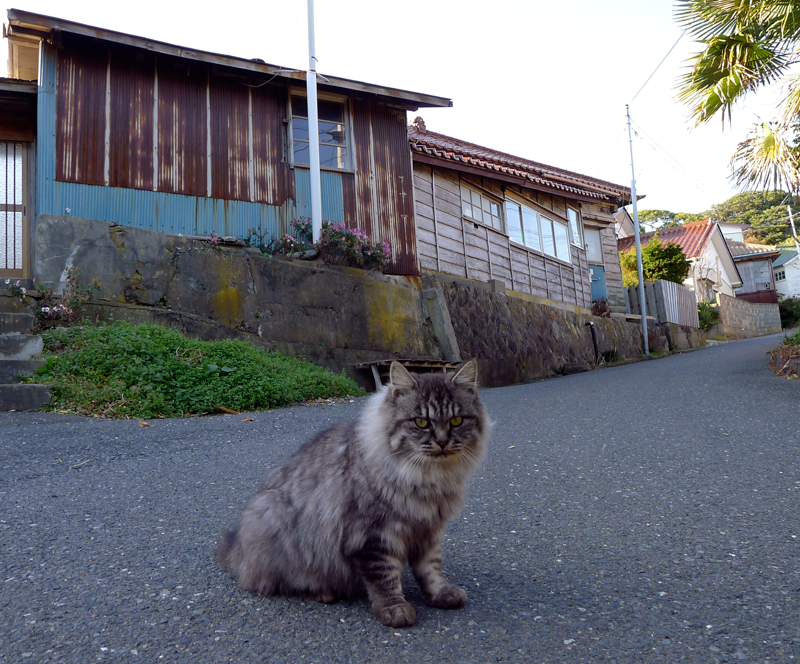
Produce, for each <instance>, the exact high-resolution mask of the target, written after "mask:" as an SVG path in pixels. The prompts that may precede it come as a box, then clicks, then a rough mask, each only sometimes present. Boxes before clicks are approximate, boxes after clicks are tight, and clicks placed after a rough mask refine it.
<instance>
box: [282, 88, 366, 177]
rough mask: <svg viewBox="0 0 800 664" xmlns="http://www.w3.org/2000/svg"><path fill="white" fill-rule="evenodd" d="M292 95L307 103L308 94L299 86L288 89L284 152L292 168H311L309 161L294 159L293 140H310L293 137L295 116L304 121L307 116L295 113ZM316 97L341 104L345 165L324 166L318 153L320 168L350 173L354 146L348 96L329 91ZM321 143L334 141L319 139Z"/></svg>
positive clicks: (304, 141)
mask: <svg viewBox="0 0 800 664" xmlns="http://www.w3.org/2000/svg"><path fill="white" fill-rule="evenodd" d="M293 97H302V98H304V99H305V101H306V104H307V103H308V94H307V93H306V90H304V89H300V88H290V89H289V95H288V107H289V108H288V113H287V115H288V117H289V122H288V131H287V134H288V136H287V141H286V142H287V146H286V152H287V155H288V157H289V159H288V161H289V164H290V165H291V166H292V168H294V167H298V168H311V164H310V163H308V164H306V163H303V162H297V161H296V160H295V140H297V141H301V142H303V143H310V140H305V139H299V138H298V139H295V137H294V120H295V117H297V118H299V119H305V120H306V121H308V118H307V117H306V116H302V115H295V111H294V105H293V104H292V98H293ZM317 99H318V100H319V101H325V102H331V103H335V104H340V105H341V107H342V122H341V124H342V126H343V128H344V134H345V135H344V150H345V158H344V161H345V166H342V167H339V166H326V165H323V164H322V163H321V162H322V156H321V155H320V170H323V171H333V172H336V173H352V172H353V171H354V167H353V163H354V158H353V151H354V149H355V147H354V145H353V126H352V114H351V113H350V99H349V98H348V97H346V96H344V95H336V94H329V93H318V94H317ZM306 112H308V111H306ZM320 122H323V121H322V120H320V119H319V118H317V129H318V132H319V123H320ZM322 145H335V144H334V143H325V142H323V141H320V147H322Z"/></svg>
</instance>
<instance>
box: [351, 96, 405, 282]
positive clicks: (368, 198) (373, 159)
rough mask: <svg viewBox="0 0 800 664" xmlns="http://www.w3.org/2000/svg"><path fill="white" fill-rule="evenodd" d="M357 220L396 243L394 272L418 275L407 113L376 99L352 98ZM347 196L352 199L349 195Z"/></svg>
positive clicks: (372, 234) (371, 233)
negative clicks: (380, 102)
mask: <svg viewBox="0 0 800 664" xmlns="http://www.w3.org/2000/svg"><path fill="white" fill-rule="evenodd" d="M353 142H354V148H355V149H354V153H355V161H356V179H355V182H354V184H353V191H352V192H349V191H348V192H347V195H348V197H349V196H353V197H354V203H355V205H354V209H355V210H356V215H357V219H358V225H359V227H360V228H363V229H364V231H365V232H366V233H367V235H369V236H370V237H373V238H378V239H380V240H386V241H388V242H389V244H391V246H392V252H393V257H392V266H391V269H390V270H388V271H389V272H390V273H392V274H411V275H417V274H419V266H418V263H417V242H416V233H415V228H414V209H413V208H414V205H413V196H412V187H413V177H412V170H411V158H410V150H409V146H408V130H407V126H406V117H405V113H404V112H402V111H397V110H393V109H391V108H389V107H388V106H385V105H383V104H379V103H377V102H375V101H372V100H363V99H354V100H353ZM346 200H347V198H346Z"/></svg>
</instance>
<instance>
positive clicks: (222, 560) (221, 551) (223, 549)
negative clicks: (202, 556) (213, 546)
mask: <svg viewBox="0 0 800 664" xmlns="http://www.w3.org/2000/svg"><path fill="white" fill-rule="evenodd" d="M237 534H238V529H237V528H231V529H229V530H226V531H225V532H224V533H222V536H221V537H220V538H219V543H218V544H217V560H218V561H219V564H220V565H222V566H223V567H225V568H226V569H231V563H232V561H231V551H233V547H234V546H235V545H236V538H237Z"/></svg>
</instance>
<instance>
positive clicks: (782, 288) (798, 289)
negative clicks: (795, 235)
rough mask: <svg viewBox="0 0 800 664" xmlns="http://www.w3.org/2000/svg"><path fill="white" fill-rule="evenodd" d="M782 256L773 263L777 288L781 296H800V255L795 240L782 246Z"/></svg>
mask: <svg viewBox="0 0 800 664" xmlns="http://www.w3.org/2000/svg"><path fill="white" fill-rule="evenodd" d="M778 249H780V252H781V253H780V256H778V258H776V259H775V261H774V262H773V263H772V274H773V276H774V278H775V289H776V290H777V291H778V294H779V296H780V297H782V298H785V297H800V256H798V254H797V248H796V245H795V244H794V242H787V243H785V244H782V245H781V246H780V247H778Z"/></svg>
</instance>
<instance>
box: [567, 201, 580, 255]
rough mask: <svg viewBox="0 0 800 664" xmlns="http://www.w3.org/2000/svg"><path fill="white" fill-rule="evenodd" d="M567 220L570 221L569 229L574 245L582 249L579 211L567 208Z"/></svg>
mask: <svg viewBox="0 0 800 664" xmlns="http://www.w3.org/2000/svg"><path fill="white" fill-rule="evenodd" d="M567 219H569V229H570V234H571V237H572V242H573V244H576V245H578V246H579V247H582V246H583V244H582V242H581V231H580V225H579V222H578V211H577V210H573V209H572V208H567Z"/></svg>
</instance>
